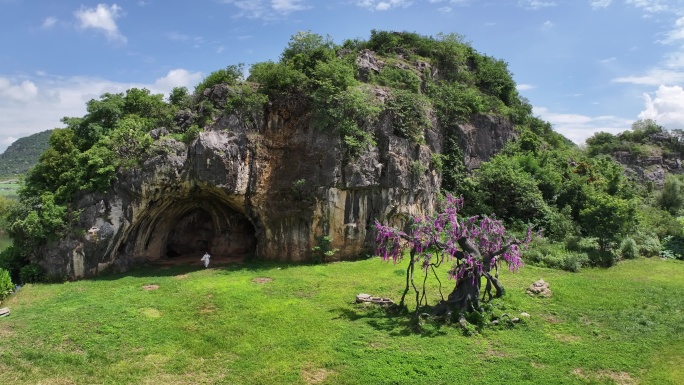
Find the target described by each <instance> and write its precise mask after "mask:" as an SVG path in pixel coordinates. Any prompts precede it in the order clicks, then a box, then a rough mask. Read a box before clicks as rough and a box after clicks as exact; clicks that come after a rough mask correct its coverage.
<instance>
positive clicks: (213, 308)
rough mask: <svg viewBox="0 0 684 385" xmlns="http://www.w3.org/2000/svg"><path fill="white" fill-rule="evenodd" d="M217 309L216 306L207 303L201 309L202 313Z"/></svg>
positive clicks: (212, 311) (209, 312)
mask: <svg viewBox="0 0 684 385" xmlns="http://www.w3.org/2000/svg"><path fill="white" fill-rule="evenodd" d="M215 311H216V306H214V305H207V306H205V307H203V308H201V309H200V310H199V312H200V314H211V313H214V312H215Z"/></svg>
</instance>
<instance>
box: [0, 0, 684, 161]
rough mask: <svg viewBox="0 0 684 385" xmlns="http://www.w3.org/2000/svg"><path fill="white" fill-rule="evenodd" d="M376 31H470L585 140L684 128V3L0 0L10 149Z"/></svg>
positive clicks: (3, 113)
mask: <svg viewBox="0 0 684 385" xmlns="http://www.w3.org/2000/svg"><path fill="white" fill-rule="evenodd" d="M372 29H378V30H394V31H411V32H417V33H420V34H423V35H435V34H437V33H440V32H444V33H451V32H455V33H459V34H462V35H465V37H466V40H468V41H470V42H471V43H472V45H473V46H474V47H475V48H476V49H477V50H478V51H480V52H482V53H485V54H487V55H490V56H494V57H497V58H500V59H504V60H505V61H506V62H508V63H509V69H510V70H511V72H512V73H513V74H514V79H515V81H516V83H517V84H518V89H519V90H520V93H521V94H522V95H524V96H525V97H527V98H528V99H529V100H530V102H531V104H532V105H533V106H534V111H535V114H536V115H538V116H540V117H542V118H544V119H546V120H548V121H550V122H551V123H552V124H553V125H554V128H555V129H556V130H557V131H559V132H560V133H562V134H563V135H565V136H567V137H568V138H570V139H572V140H573V141H575V142H577V143H582V142H583V141H584V140H585V139H586V138H587V137H589V136H591V135H592V134H593V133H594V132H597V131H608V132H613V133H615V132H620V131H623V130H626V129H628V128H629V127H630V125H631V123H632V122H634V121H635V120H637V119H640V118H652V119H655V120H656V121H657V122H658V123H660V124H662V125H663V126H665V127H666V128H670V129H673V128H684V90H683V89H682V84H683V83H684V0H497V1H486V0H485V1H477V0H412V1H410V0H328V1H319V0H195V1H176V0H164V1H162V0H144V1H139V0H130V1H126V0H123V1H117V2H115V3H114V2H97V1H94V2H93V1H54V0H49V1H48V0H30V1H29V0H0V36H2V37H1V38H0V151H4V149H5V148H6V147H7V146H8V145H9V144H10V143H11V142H12V141H13V140H16V139H17V138H20V137H22V136H26V135H29V134H32V133H35V132H39V131H43V130H46V129H50V128H54V127H60V126H61V123H60V122H59V120H60V118H61V117H63V116H82V115H83V114H84V113H85V102H86V101H88V100H89V99H92V98H97V97H98V96H99V95H101V94H102V93H104V92H123V91H124V90H126V89H128V88H130V87H146V88H149V89H151V90H153V91H154V92H159V93H165V94H168V92H169V91H170V90H171V88H173V87H174V86H187V87H189V88H190V89H192V87H193V86H194V85H195V84H196V83H197V82H199V81H200V80H201V79H202V78H203V76H206V75H207V74H209V73H210V72H211V71H214V70H217V69H219V68H223V67H225V66H226V65H229V64H237V63H245V65H246V66H247V67H249V65H250V64H252V63H255V62H260V61H266V60H278V58H279V55H280V53H281V52H282V50H283V48H284V47H285V46H286V45H287V42H288V40H289V38H290V36H292V35H294V34H295V33H297V32H298V31H312V32H314V33H318V34H321V35H330V36H331V37H332V38H333V39H334V40H335V42H337V43H341V42H342V41H343V40H345V39H349V38H364V39H366V38H368V36H369V35H370V30H372Z"/></svg>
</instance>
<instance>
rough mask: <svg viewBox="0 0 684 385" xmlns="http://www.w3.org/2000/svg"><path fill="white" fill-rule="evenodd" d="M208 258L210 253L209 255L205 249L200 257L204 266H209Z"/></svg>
mask: <svg viewBox="0 0 684 385" xmlns="http://www.w3.org/2000/svg"><path fill="white" fill-rule="evenodd" d="M210 258H211V255H209V252H208V251H207V252H206V253H204V256H203V257H202V259H200V261H202V262H204V267H205V268H208V267H209V259H210Z"/></svg>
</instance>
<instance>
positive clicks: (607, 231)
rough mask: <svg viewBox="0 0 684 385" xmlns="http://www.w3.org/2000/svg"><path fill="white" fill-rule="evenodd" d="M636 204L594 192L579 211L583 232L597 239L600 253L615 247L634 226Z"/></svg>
mask: <svg viewBox="0 0 684 385" xmlns="http://www.w3.org/2000/svg"><path fill="white" fill-rule="evenodd" d="M636 208H637V206H636V203H635V202H634V201H633V200H627V199H622V198H618V197H616V196H612V195H609V194H606V193H603V192H595V193H593V194H591V195H590V196H589V199H588V200H587V203H586V206H585V208H584V209H582V210H581V211H580V221H581V226H582V230H583V232H584V233H585V234H586V235H588V236H592V237H596V238H597V239H598V243H599V247H600V249H601V251H606V250H608V249H610V248H613V247H615V245H616V243H617V242H618V240H620V239H622V238H623V237H625V236H626V235H627V234H628V233H629V232H630V231H632V230H633V229H634V228H635V226H636V223H637V222H636V218H637V217H636Z"/></svg>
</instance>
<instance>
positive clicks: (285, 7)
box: [271, 0, 309, 13]
mask: <svg viewBox="0 0 684 385" xmlns="http://www.w3.org/2000/svg"><path fill="white" fill-rule="evenodd" d="M302 3H303V0H271V8H273V10H274V11H276V12H281V13H289V12H292V11H303V10H305V9H308V8H309V7H308V6H306V5H304V4H302Z"/></svg>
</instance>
